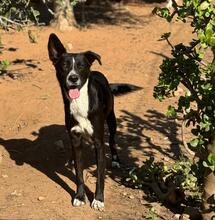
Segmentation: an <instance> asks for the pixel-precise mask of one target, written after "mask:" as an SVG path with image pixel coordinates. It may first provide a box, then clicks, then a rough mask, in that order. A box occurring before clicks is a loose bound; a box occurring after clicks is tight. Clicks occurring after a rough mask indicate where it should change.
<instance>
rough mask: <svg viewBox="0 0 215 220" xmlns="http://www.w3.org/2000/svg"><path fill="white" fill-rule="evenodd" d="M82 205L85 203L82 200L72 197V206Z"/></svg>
mask: <svg viewBox="0 0 215 220" xmlns="http://www.w3.org/2000/svg"><path fill="white" fill-rule="evenodd" d="M83 205H85V202H84V201H81V200H79V199H76V198H75V199H74V201H73V206H75V207H80V206H83Z"/></svg>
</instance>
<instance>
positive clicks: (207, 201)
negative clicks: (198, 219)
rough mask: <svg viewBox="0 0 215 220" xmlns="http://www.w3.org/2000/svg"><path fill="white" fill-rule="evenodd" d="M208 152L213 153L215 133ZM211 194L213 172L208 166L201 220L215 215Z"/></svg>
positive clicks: (214, 190) (213, 190) (214, 180)
mask: <svg viewBox="0 0 215 220" xmlns="http://www.w3.org/2000/svg"><path fill="white" fill-rule="evenodd" d="M210 153H212V154H215V135H214V137H213V141H212V144H211V145H209V147H208V154H210ZM213 195H215V174H214V172H212V171H211V170H210V169H209V168H206V171H205V175H204V194H203V202H202V217H203V220H212V217H213V216H214V217H215V201H214V198H213ZM212 205H213V207H212Z"/></svg>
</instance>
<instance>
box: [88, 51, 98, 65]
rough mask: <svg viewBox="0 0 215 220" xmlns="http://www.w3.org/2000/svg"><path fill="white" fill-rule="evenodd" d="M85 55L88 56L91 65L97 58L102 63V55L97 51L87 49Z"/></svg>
mask: <svg viewBox="0 0 215 220" xmlns="http://www.w3.org/2000/svg"><path fill="white" fill-rule="evenodd" d="M84 55H85V57H86V58H87V60H88V62H89V64H90V65H92V64H93V62H94V61H95V60H97V61H98V62H99V64H100V65H102V62H101V57H100V55H98V54H97V53H94V52H92V51H87V52H85V53H84Z"/></svg>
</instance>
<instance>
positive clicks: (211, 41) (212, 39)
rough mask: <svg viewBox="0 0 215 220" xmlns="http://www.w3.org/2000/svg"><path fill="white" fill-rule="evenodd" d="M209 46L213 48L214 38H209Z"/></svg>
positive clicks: (214, 44)
mask: <svg viewBox="0 0 215 220" xmlns="http://www.w3.org/2000/svg"><path fill="white" fill-rule="evenodd" d="M209 44H210V45H211V46H213V47H214V46H215V37H211V38H210V40H209Z"/></svg>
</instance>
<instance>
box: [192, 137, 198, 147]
mask: <svg viewBox="0 0 215 220" xmlns="http://www.w3.org/2000/svg"><path fill="white" fill-rule="evenodd" d="M198 144H199V139H198V138H195V139H193V140H192V141H190V145H191V146H192V147H197V146H198Z"/></svg>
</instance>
